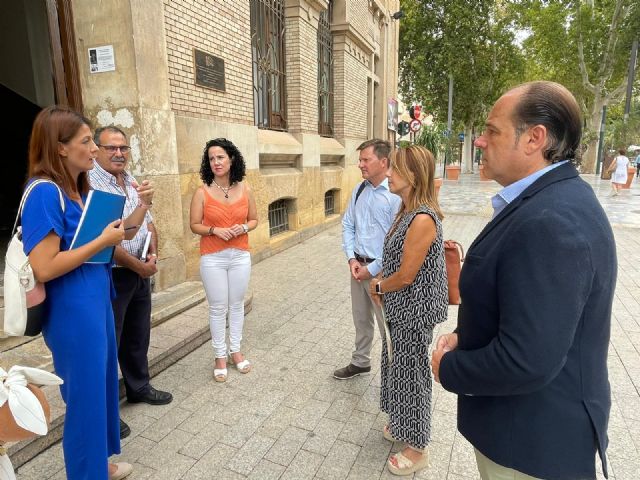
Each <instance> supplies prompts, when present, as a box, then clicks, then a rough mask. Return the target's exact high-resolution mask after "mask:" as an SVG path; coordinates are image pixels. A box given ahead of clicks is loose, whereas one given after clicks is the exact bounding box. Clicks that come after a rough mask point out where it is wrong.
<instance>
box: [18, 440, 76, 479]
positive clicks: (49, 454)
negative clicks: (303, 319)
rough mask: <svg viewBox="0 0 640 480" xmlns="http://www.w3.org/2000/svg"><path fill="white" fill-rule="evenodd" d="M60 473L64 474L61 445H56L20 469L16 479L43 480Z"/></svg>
mask: <svg viewBox="0 0 640 480" xmlns="http://www.w3.org/2000/svg"><path fill="white" fill-rule="evenodd" d="M61 471H62V472H63V473H64V460H63V454H62V444H61V443H57V444H55V445H53V446H52V447H51V448H49V449H47V450H45V451H44V452H42V453H41V454H40V455H38V456H37V457H36V458H35V459H34V460H32V461H30V462H28V463H27V464H25V465H23V466H22V467H20V468H19V469H18V475H17V478H19V479H20V480H40V479H43V480H44V479H48V478H50V477H52V476H53V475H55V474H57V473H58V472H61Z"/></svg>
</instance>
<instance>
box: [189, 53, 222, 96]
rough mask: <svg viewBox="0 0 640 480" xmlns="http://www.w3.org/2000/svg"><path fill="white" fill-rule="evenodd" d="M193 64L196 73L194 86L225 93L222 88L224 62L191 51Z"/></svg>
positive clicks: (220, 59)
mask: <svg viewBox="0 0 640 480" xmlns="http://www.w3.org/2000/svg"><path fill="white" fill-rule="evenodd" d="M193 63H194V66H195V71H196V85H200V86H201V87H206V88H211V89H213V90H219V91H221V92H224V91H225V86H224V60H223V59H222V58H219V57H214V56H213V55H211V54H209V53H206V52H203V51H201V50H198V49H197V48H194V49H193Z"/></svg>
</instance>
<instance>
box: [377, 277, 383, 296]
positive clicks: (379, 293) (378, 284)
mask: <svg viewBox="0 0 640 480" xmlns="http://www.w3.org/2000/svg"><path fill="white" fill-rule="evenodd" d="M381 283H382V280H380V281H379V282H378V283H376V295H382V288H380V284H381Z"/></svg>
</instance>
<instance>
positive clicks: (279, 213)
mask: <svg viewBox="0 0 640 480" xmlns="http://www.w3.org/2000/svg"><path fill="white" fill-rule="evenodd" d="M287 230H289V212H288V208H287V201H286V200H276V201H275V202H273V203H271V204H270V205H269V236H270V237H273V236H274V235H277V234H279V233H282V232H286V231H287Z"/></svg>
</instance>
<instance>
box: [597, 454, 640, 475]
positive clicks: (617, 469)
mask: <svg viewBox="0 0 640 480" xmlns="http://www.w3.org/2000/svg"><path fill="white" fill-rule="evenodd" d="M608 460H609V480H610V479H611V475H612V474H613V477H614V479H615V480H637V479H638V472H640V460H638V458H635V459H633V460H629V459H626V458H624V459H621V458H618V457H611V456H609V457H608ZM602 478H604V477H602Z"/></svg>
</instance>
